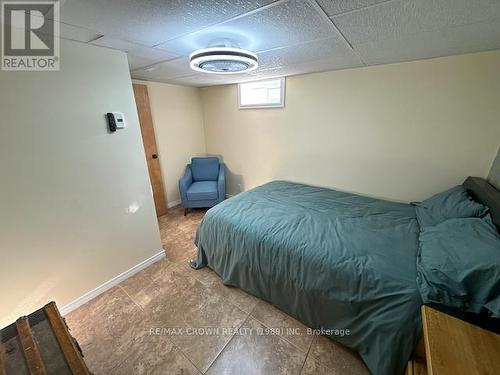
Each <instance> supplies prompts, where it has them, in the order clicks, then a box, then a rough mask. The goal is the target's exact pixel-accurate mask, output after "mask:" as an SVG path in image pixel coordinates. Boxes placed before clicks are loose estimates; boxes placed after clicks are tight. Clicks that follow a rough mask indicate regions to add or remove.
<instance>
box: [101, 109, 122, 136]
mask: <svg viewBox="0 0 500 375" xmlns="http://www.w3.org/2000/svg"><path fill="white" fill-rule="evenodd" d="M106 121H107V122H108V127H109V131H110V132H112V133H113V132H115V131H116V129H124V128H125V126H126V124H125V116H124V114H123V113H121V112H108V113H106Z"/></svg>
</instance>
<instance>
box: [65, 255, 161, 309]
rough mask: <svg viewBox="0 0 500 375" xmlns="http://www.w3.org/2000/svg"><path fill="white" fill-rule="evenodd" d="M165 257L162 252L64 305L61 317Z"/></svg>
mask: <svg viewBox="0 0 500 375" xmlns="http://www.w3.org/2000/svg"><path fill="white" fill-rule="evenodd" d="M164 257H165V250H163V249H162V250H161V251H160V252H159V253H157V254H155V255H153V256H152V257H151V258H148V259H146V260H144V261H142V262H141V263H139V264H137V265H135V266H134V267H132V268H131V269H129V270H127V271H125V272H122V273H121V274H119V275H118V276H115V277H113V278H112V279H111V280H109V281H106V282H105V283H104V284H102V285H100V286H98V287H97V288H95V289H94V290H91V291H90V292H87V293H85V294H84V295H83V296H81V297H78V298H77V299H75V300H74V301H72V302H70V303H68V304H67V305H64V306H63V307H61V308H60V309H59V311H60V312H61V315H63V316H64V315H66V314H69V313H70V312H71V311H73V310H75V309H77V308H78V307H80V306H82V305H83V304H85V303H87V302H89V301H90V300H92V299H94V298H95V297H97V296H98V295H99V294H102V293H104V292H105V291H107V290H109V289H111V288H112V287H114V286H116V285H118V284H119V283H121V282H122V281H124V280H126V279H128V278H129V277H131V276H133V275H135V274H136V273H137V272H139V271H142V270H143V269H144V268H146V267H149V266H150V265H152V264H153V263H156V262H158V261H159V260H161V259H163V258H164Z"/></svg>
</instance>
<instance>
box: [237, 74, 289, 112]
mask: <svg viewBox="0 0 500 375" xmlns="http://www.w3.org/2000/svg"><path fill="white" fill-rule="evenodd" d="M238 103H239V106H240V109H250V108H279V107H284V106H285V78H274V79H266V80H263V81H255V82H246V83H240V84H239V85H238Z"/></svg>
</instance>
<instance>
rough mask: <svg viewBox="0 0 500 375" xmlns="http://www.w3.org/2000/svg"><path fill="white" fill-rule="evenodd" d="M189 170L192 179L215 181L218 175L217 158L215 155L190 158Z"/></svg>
mask: <svg viewBox="0 0 500 375" xmlns="http://www.w3.org/2000/svg"><path fill="white" fill-rule="evenodd" d="M191 172H192V173H193V180H194V181H217V178H218V177H219V159H218V158H216V157H207V158H192V159H191ZM216 198H217V197H216Z"/></svg>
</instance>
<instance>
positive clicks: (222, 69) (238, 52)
mask: <svg viewBox="0 0 500 375" xmlns="http://www.w3.org/2000/svg"><path fill="white" fill-rule="evenodd" d="M189 63H190V66H191V69H193V70H196V71H198V72H204V73H213V74H234V73H243V72H250V71H252V70H255V69H257V67H258V66H259V63H258V58H257V55H256V54H255V53H253V52H250V51H247V50H244V49H241V48H234V47H210V48H204V49H199V50H197V51H194V52H193V53H192V54H191V55H190V56H189Z"/></svg>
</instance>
